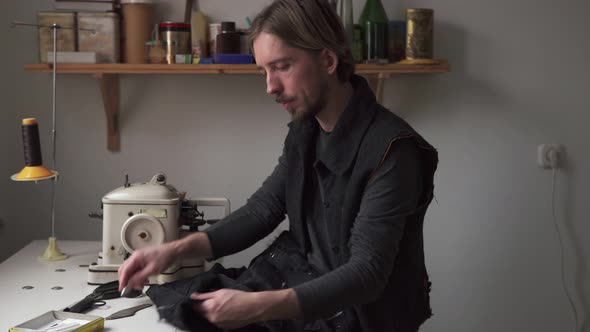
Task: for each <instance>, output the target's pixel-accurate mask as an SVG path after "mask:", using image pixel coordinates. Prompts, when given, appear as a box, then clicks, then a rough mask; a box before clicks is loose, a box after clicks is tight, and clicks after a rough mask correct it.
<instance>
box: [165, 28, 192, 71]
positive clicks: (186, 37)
mask: <svg viewBox="0 0 590 332" xmlns="http://www.w3.org/2000/svg"><path fill="white" fill-rule="evenodd" d="M159 31H160V36H161V40H162V42H163V44H164V45H165V47H166V62H167V63H169V64H170V63H174V59H175V57H176V55H177V54H191V25H190V24H188V23H181V22H162V23H160V25H159Z"/></svg>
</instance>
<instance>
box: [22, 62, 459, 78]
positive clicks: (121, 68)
mask: <svg viewBox="0 0 590 332" xmlns="http://www.w3.org/2000/svg"><path fill="white" fill-rule="evenodd" d="M25 70H26V71H30V72H37V73H51V64H44V63H42V64H28V65H25ZM449 70H450V67H449V64H448V63H447V62H446V61H441V63H440V64H436V65H415V64H401V63H390V64H384V65H379V64H357V65H356V73H357V74H361V75H370V74H428V73H445V72H448V71H449ZM57 73H59V74H261V73H262V71H261V70H259V69H258V68H256V65H255V64H248V65H233V64H232V65H229V64H210V65H191V64H172V65H169V64H123V63H113V64H74V63H63V64H58V65H57Z"/></svg>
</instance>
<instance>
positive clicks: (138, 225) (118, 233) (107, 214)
mask: <svg viewBox="0 0 590 332" xmlns="http://www.w3.org/2000/svg"><path fill="white" fill-rule="evenodd" d="M102 206H103V213H102V214H98V213H91V214H90V216H91V217H97V218H102V219H103V233H102V251H100V252H99V253H98V260H97V262H96V264H92V265H90V267H89V268H88V280H87V281H88V283H89V284H91V285H97V284H104V283H107V282H110V281H114V280H117V279H118V275H117V271H118V269H119V266H120V265H121V264H122V263H123V261H124V260H125V259H127V258H128V257H129V256H130V255H131V254H132V253H133V252H134V251H135V250H137V249H141V248H145V247H149V246H155V245H158V244H162V243H164V242H170V241H174V240H176V239H179V238H181V237H183V236H186V235H188V234H190V233H191V232H195V231H197V230H198V229H199V227H200V226H202V225H204V224H205V223H208V224H213V223H215V222H216V221H217V220H205V219H204V212H203V211H199V210H198V208H199V207H203V206H222V207H224V208H225V209H224V215H223V216H226V215H228V214H229V213H230V202H229V200H228V199H227V198H195V199H185V198H184V193H182V192H178V191H177V190H176V189H175V188H174V187H173V186H171V185H169V184H166V175H165V174H163V173H158V174H156V175H154V176H153V177H152V179H151V180H150V181H149V182H146V183H134V184H130V183H129V182H128V179H127V178H126V180H125V185H124V186H123V187H119V188H117V189H115V190H113V191H111V192H109V193H108V194H106V195H105V196H104V197H103V198H102ZM203 271H204V261H203V260H199V259H184V260H179V261H177V262H175V263H174V264H173V265H172V266H171V267H170V268H168V269H167V270H165V271H164V272H162V273H161V274H159V275H157V276H152V277H150V278H149V283H150V284H162V283H166V282H170V281H174V280H178V279H182V278H186V277H190V276H194V275H196V274H198V273H201V272H203Z"/></svg>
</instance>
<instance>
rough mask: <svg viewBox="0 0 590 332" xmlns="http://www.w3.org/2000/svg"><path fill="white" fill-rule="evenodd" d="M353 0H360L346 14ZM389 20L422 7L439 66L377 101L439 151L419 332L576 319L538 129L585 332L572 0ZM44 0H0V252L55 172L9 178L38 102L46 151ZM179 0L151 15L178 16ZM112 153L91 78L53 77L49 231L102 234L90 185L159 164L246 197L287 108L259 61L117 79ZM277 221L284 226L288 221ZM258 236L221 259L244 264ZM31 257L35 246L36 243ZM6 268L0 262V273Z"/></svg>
mask: <svg viewBox="0 0 590 332" xmlns="http://www.w3.org/2000/svg"><path fill="white" fill-rule="evenodd" d="M267 2H268V1H265V0H247V1H245V0H203V1H200V3H201V8H202V9H203V10H204V11H205V12H207V13H208V14H209V15H210V16H211V17H212V18H213V20H216V21H220V20H221V19H229V20H235V21H237V22H238V27H244V26H245V23H244V17H245V16H246V15H250V16H251V17H254V15H255V13H256V12H257V11H259V10H260V9H261V8H262V6H263V5H264V4H265V3H267ZM363 3H364V1H360V0H357V1H355V11H356V15H357V16H358V14H360V10H361V8H362V5H363ZM384 3H385V7H386V10H387V13H388V15H389V18H390V19H400V18H402V17H403V8H409V7H429V8H434V9H435V22H436V26H435V55H436V56H437V57H440V58H446V59H448V60H449V61H450V62H451V65H452V72H451V73H448V74H440V75H416V76H397V77H393V78H391V79H389V80H387V84H386V86H385V99H384V104H385V106H386V107H388V108H390V109H392V111H394V112H396V113H398V114H400V115H401V116H403V117H404V118H405V119H406V120H407V121H409V122H410V124H412V125H413V126H414V127H415V128H416V129H417V130H418V131H419V132H420V133H421V134H422V135H423V136H424V137H425V138H426V139H427V140H429V141H430V142H431V143H432V144H433V145H435V146H436V147H437V148H438V150H439V154H440V164H439V169H438V172H437V174H436V179H435V181H436V183H435V185H436V189H435V194H436V202H433V204H432V205H431V208H430V209H429V211H428V214H427V217H426V221H425V247H426V255H427V257H426V259H427V266H428V269H429V272H430V274H431V278H432V281H433V289H432V294H431V296H432V306H433V309H434V314H435V315H434V316H433V318H431V319H430V320H429V321H428V322H427V323H426V324H425V325H424V328H423V330H424V331H489V332H496V331H572V330H573V328H574V323H573V314H572V311H571V309H570V307H569V305H568V301H567V298H566V297H565V295H564V292H563V289H562V285H561V270H560V247H559V238H558V235H557V233H556V230H555V227H554V225H553V221H552V217H551V215H552V209H551V206H552V204H551V202H552V201H551V195H552V190H551V189H552V183H551V181H552V173H551V171H548V170H542V169H540V168H538V167H537V165H536V149H537V145H538V144H541V143H561V144H563V145H564V147H565V160H564V163H563V164H562V165H563V166H564V168H562V169H560V170H559V171H557V173H556V186H555V188H556V190H555V197H556V200H555V203H556V204H555V208H556V209H555V210H556V211H555V216H556V220H557V223H558V226H559V228H560V230H561V238H562V240H563V243H564V249H565V252H564V255H565V280H566V282H567V286H568V287H569V290H570V291H571V293H572V295H573V300H574V303H575V304H576V307H577V311H578V315H579V320H580V324H579V325H580V331H586V332H588V331H590V327H589V326H588V322H587V321H586V312H588V304H589V301H590V289H589V281H588V280H589V264H588V263H589V256H590V255H589V254H590V247H589V244H588V243H589V241H587V240H586V239H587V238H588V235H589V234H590V229H589V224H588V223H587V221H588V213H589V204H588V203H589V199H588V194H587V193H586V189H587V188H588V186H589V185H590V180H589V177H588V172H587V170H588V168H589V164H590V156H589V154H588V148H587V146H588V145H587V141H588V140H589V138H590V134H589V132H588V130H585V129H586V128H585V127H587V125H588V123H589V122H590V116H589V115H588V111H590V109H589V104H590V103H589V102H588V100H587V94H588V91H589V88H590V66H589V65H588V63H587V61H586V60H587V59H588V58H589V56H590V46H589V43H588V38H587V32H588V31H590V23H589V21H588V20H587V15H588V13H589V12H590V3H588V2H587V1H582V0H566V1H559V2H557V1H549V0H538V1H533V0H521V1H517V2H514V1H509V0H498V1H493V2H489V1H481V0H480V1H460V0H447V1H443V2H440V1H426V0H421V1H420V0H418V1H395V2H394V1H384ZM51 7H52V2H51V1H42V0H21V1H10V2H8V1H5V2H2V3H1V4H0V8H1V10H0V25H1V26H3V27H4V28H3V29H0V37H2V40H3V41H4V47H3V52H2V53H1V55H0V59H1V60H2V61H0V68H1V73H2V75H1V76H0V88H1V89H0V91H1V98H2V102H3V107H2V111H1V112H0V142H1V143H0V158H1V159H0V160H1V162H0V175H1V176H0V249H1V250H0V260H3V259H5V258H7V257H9V256H10V255H11V254H13V253H14V252H16V251H17V250H18V249H19V248H21V247H23V246H24V245H26V244H27V243H28V242H30V241H31V240H33V239H45V238H47V236H48V235H49V231H50V229H49V228H50V227H49V226H50V216H49V215H50V200H49V198H50V183H49V182H41V183H39V184H36V185H35V184H32V183H16V182H12V181H10V180H9V176H10V175H11V174H14V173H16V172H18V171H19V170H20V169H21V168H22V167H23V153H22V142H21V134H20V122H21V119H22V118H24V117H37V118H38V119H39V121H40V126H41V144H42V149H43V153H44V160H45V164H47V165H49V163H50V160H51V158H50V157H51V154H50V152H51V133H50V128H51V76H50V75H44V74H33V73H27V72H25V71H24V70H23V65H24V64H26V63H35V62H37V60H38V59H37V52H38V51H37V33H36V31H35V29H34V28H17V29H10V28H9V26H10V23H11V22H12V21H13V20H22V21H26V22H35V17H36V16H35V14H36V12H37V11H40V10H47V9H51ZM182 8H183V5H182V4H181V1H171V0H168V1H167V2H165V3H164V4H163V5H161V8H160V10H161V11H160V13H161V15H162V17H163V18H165V19H167V20H180V19H182V10H183V9H182ZM120 85H121V114H120V129H121V152H119V153H110V152H108V151H107V150H106V124H105V116H104V111H103V106H102V100H101V97H100V91H99V88H98V82H97V81H96V80H95V79H94V78H93V77H92V76H90V75H59V76H58V83H57V89H58V98H57V100H58V121H57V129H58V138H57V168H58V170H59V171H60V172H61V178H60V181H59V183H58V184H57V187H56V188H57V191H56V235H57V236H58V238H59V239H60V240H69V239H77V240H100V239H101V224H100V222H97V221H93V220H91V219H90V218H88V217H87V214H88V212H90V211H96V210H98V209H99V207H100V200H101V198H102V196H103V195H104V194H105V193H107V192H108V191H110V190H112V189H114V188H116V187H118V186H121V185H122V184H123V181H124V175H125V174H129V176H130V180H131V181H132V182H142V181H147V180H149V178H150V177H151V176H152V175H153V174H155V173H156V172H158V171H164V172H165V173H166V174H167V175H168V181H169V183H171V184H173V185H175V186H176V187H177V188H178V189H180V190H183V191H187V192H188V193H189V196H193V197H197V196H226V197H228V198H229V199H230V200H231V202H232V207H233V208H234V209H235V208H237V207H239V206H241V205H243V204H244V203H245V201H246V199H247V198H248V196H249V195H250V194H251V193H252V192H253V191H254V190H256V188H258V186H259V185H260V183H261V182H262V181H263V180H264V178H265V177H266V175H267V174H269V172H270V171H271V170H272V168H273V167H274V164H275V162H276V159H277V157H278V155H279V154H280V151H281V147H282V142H283V139H284V135H285V133H286V131H287V128H286V123H287V122H288V120H289V118H288V115H287V114H286V112H285V111H284V110H282V109H281V107H280V106H279V105H277V104H275V103H274V102H273V99H272V98H271V97H268V96H266V94H265V83H264V79H263V77H262V76H255V75H247V76H238V75H234V76H226V75H211V76H209V75H192V76H191V75H177V76H174V75H150V76H144V75H137V76H131V75H127V76H121V82H120ZM283 226H284V225H283ZM266 242H268V240H265V241H262V243H260V244H258V245H257V246H255V247H254V248H252V249H250V250H248V251H246V252H244V253H241V254H238V255H234V256H232V257H229V258H226V260H225V263H226V264H229V265H244V264H247V263H248V261H249V260H250V258H251V257H253V256H254V255H255V254H256V253H257V252H259V251H260V250H261V249H262V248H263V247H264V245H265V244H266ZM32 259H33V258H32ZM1 278H2V276H0V279H1Z"/></svg>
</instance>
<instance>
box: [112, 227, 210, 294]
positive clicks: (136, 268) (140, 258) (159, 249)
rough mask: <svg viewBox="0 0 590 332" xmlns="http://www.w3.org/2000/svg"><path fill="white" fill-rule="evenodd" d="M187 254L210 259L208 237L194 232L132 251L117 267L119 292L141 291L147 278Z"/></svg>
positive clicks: (160, 271)
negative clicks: (129, 289)
mask: <svg viewBox="0 0 590 332" xmlns="http://www.w3.org/2000/svg"><path fill="white" fill-rule="evenodd" d="M188 254H190V255H191V256H192V257H197V258H203V259H205V258H209V257H211V256H212V255H213V252H212V250H211V243H210V242H209V237H207V235H206V234H205V233H203V232H195V233H194V234H191V235H189V236H187V237H184V238H182V239H180V240H176V241H172V242H166V243H164V244H161V245H159V246H154V247H148V248H143V249H139V250H136V251H134V252H133V254H132V255H131V257H129V258H128V259H127V260H126V261H125V262H123V264H122V265H121V266H120V267H119V290H122V289H123V288H124V287H129V288H131V289H142V288H143V286H144V285H145V284H146V283H147V281H148V277H149V276H152V275H156V274H160V273H162V271H164V270H166V269H167V268H168V267H170V265H172V263H173V262H174V261H175V260H177V259H179V258H180V257H181V256H183V255H188Z"/></svg>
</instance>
